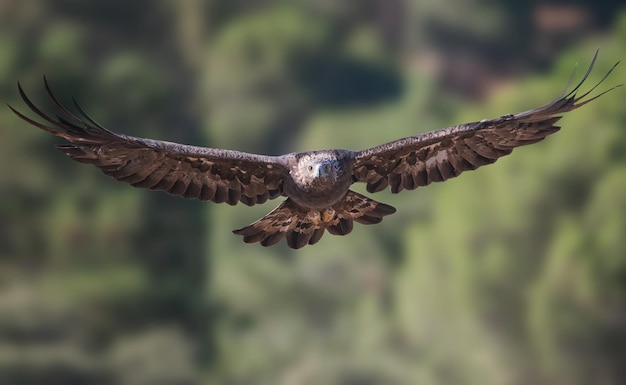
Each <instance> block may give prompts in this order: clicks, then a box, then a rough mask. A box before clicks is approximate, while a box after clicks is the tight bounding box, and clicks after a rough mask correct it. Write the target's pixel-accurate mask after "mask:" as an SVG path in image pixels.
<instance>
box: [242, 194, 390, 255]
mask: <svg viewBox="0 0 626 385" xmlns="http://www.w3.org/2000/svg"><path fill="white" fill-rule="evenodd" d="M395 212H396V209H395V208H393V207H391V206H389V205H386V204H384V203H380V202H376V201H374V200H372V199H370V198H368V197H366V196H363V195H361V194H359V193H356V192H354V191H348V193H347V194H346V196H345V197H344V199H343V200H342V201H340V202H339V203H336V204H335V205H333V206H332V207H329V208H327V209H322V210H318V209H307V208H304V207H301V206H299V205H297V204H296V203H295V202H293V201H292V200H291V199H286V200H285V201H284V202H283V203H281V204H280V205H279V206H278V207H276V208H275V209H274V210H272V211H271V212H270V213H269V214H267V215H266V216H264V217H263V218H261V219H259V220H258V221H256V222H254V223H252V224H251V225H249V226H246V227H244V228H241V229H238V230H235V231H233V233H235V234H238V235H241V236H243V241H244V242H245V243H255V242H260V243H261V245H263V246H272V245H275V244H276V243H278V242H280V241H281V240H282V239H283V238H286V240H287V245H288V246H289V247H291V248H292V249H299V248H302V247H304V246H306V245H307V244H308V245H313V244H315V243H317V242H318V241H319V240H320V239H321V238H322V236H323V235H324V231H326V230H328V232H329V233H331V234H333V235H346V234H348V233H350V232H351V231H352V227H353V223H354V222H355V221H356V222H358V223H361V224H366V225H370V224H375V223H379V222H380V221H382V220H383V217H384V216H386V215H390V214H393V213H395Z"/></svg>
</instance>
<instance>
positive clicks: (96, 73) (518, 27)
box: [0, 0, 626, 385]
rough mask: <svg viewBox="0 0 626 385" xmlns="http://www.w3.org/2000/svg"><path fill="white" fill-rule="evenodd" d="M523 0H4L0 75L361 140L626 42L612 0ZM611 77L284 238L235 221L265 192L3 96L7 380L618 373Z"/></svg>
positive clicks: (130, 115)
mask: <svg viewBox="0 0 626 385" xmlns="http://www.w3.org/2000/svg"><path fill="white" fill-rule="evenodd" d="M542 4H543V3H542V2H516V1H501V2H495V1H486V0H472V1H467V2H461V1H455V0H446V1H443V2H442V1H412V0H385V1H381V0H363V1H358V2H356V1H341V2H337V1H329V0H322V1H317V0H316V1H314V0H301V1H298V2H293V1H280V0H268V1H262V2H259V1H252V0H230V1H227V0H224V1H222V0H220V1H218V0H214V1H202V0H189V1H180V2H174V1H168V0H151V1H148V0H142V1H135V2H125V1H107V2H105V1H95V2H84V1H82V2H81V1H76V0H63V1H58V2H44V1H38V0H30V1H16V0H10V1H5V2H3V3H2V5H0V99H2V101H3V102H8V103H10V104H11V105H13V106H16V107H18V108H19V109H21V110H24V106H23V104H22V103H21V102H20V101H19V97H18V93H17V89H16V87H15V83H16V81H18V80H19V81H20V82H21V83H22V85H23V86H24V87H25V88H26V90H27V92H28V93H29V95H33V98H34V99H35V100H36V101H37V102H39V103H45V97H44V93H43V90H42V88H43V87H42V86H41V78H42V75H46V76H47V78H48V79H49V81H50V82H51V84H52V86H53V88H54V89H55V90H56V93H57V94H58V96H59V97H60V98H61V99H62V100H63V101H65V102H71V97H74V98H76V99H77V100H78V101H79V102H80V103H81V105H82V107H83V108H84V109H85V110H86V111H87V112H88V113H89V114H90V115H92V116H93V117H94V118H95V119H96V120H97V121H99V122H101V123H102V124H103V125H105V126H107V127H109V128H112V129H113V130H115V131H119V132H123V133H127V134H131V135H140V136H148V137H152V138H159V139H165V140H170V141H180V142H187V143H194V144H198V145H208V146H214V147H229V148H236V149H241V150H246V151H254V152H263V153H280V152H287V151H296V150H306V149H314V148H332V147H344V148H351V149H359V148H366V147H371V146H374V145H377V144H379V143H383V142H386V141H391V140H394V139H397V138H400V137H404V136H408V135H413V134H417V133H421V132H426V131H430V130H433V129H437V128H440V127H445V126H448V125H452V124H456V123H460V122H466V121H475V120H480V119H482V118H485V117H492V116H499V115H502V114H505V113H511V112H516V111H522V110H525V109H528V108H532V107H535V106H537V105H539V104H541V103H544V102H547V101H549V100H550V99H551V98H553V97H555V96H556V95H557V94H558V92H559V91H560V90H561V89H562V87H563V86H564V84H565V82H566V81H567V79H568V77H569V75H570V72H571V70H572V68H573V65H574V63H576V62H580V68H583V67H585V66H586V64H587V60H588V59H590V58H591V55H592V53H593V51H594V50H595V49H596V48H598V47H600V49H601V52H600V59H599V61H598V63H597V67H596V68H595V70H594V72H593V74H592V76H591V78H590V79H589V81H588V84H593V83H594V82H595V81H598V80H599V76H601V75H603V74H604V73H605V72H606V71H607V70H608V69H609V68H610V66H611V65H612V64H613V63H614V62H616V61H617V60H619V59H620V58H621V59H624V58H625V57H626V13H625V12H626V11H625V10H624V9H621V11H620V7H621V8H623V6H622V5H620V4H619V2H611V1H609V0H607V1H604V2H596V3H594V4H593V5H587V6H586V7H583V8H581V5H580V2H575V1H572V2H571V3H570V2H561V4H562V6H563V8H562V9H561V11H562V14H563V15H570V16H571V15H583V17H582V18H581V19H580V20H581V22H580V25H578V24H576V25H574V27H571V28H572V29H569V30H568V29H565V30H559V31H557V32H558V33H554V31H548V32H546V31H544V30H542V29H541V28H539V27H538V26H537V23H536V22H535V21H536V20H535V18H536V17H537V15H539V14H541V12H543V11H542V10H543V8H542V7H541V5H542ZM563 4H564V5H563ZM572 12H573V13H572ZM576 12H579V13H576ZM580 12H582V13H580ZM551 15H553V16H552V17H555V16H554V15H555V14H551ZM556 15H557V16H558V15H559V13H557V14H556ZM568 20H569V19H568ZM577 20H578V19H577ZM553 21H554V25H561V26H563V25H565V24H562V20H561V19H560V18H559V17H555V18H554V20H553ZM559 23H561V24H559ZM567 25H569V24H567ZM567 25H566V27H567ZM566 27H563V28H566ZM567 28H570V27H567ZM546 47H549V48H551V49H549V50H548V51H546ZM546 52H549V54H546ZM546 63H548V64H549V65H546ZM546 68H548V70H545V69H546ZM619 83H626V72H625V71H624V68H623V66H620V67H618V68H617V70H616V71H615V73H614V74H613V75H612V76H611V77H610V78H609V79H608V81H607V85H606V87H609V86H611V85H615V84H619ZM623 95H624V90H623V88H622V89H618V90H616V91H613V92H611V93H610V94H608V95H606V96H604V97H602V98H601V99H600V100H598V101H596V102H594V103H592V104H590V105H588V106H585V107H584V108H582V109H580V110H577V111H575V112H572V113H571V114H568V115H567V116H565V117H564V118H563V120H562V126H563V129H562V132H560V133H558V134H556V135H554V136H553V137H550V138H549V139H548V140H546V141H544V142H542V143H540V144H537V145H533V146H530V147H526V148H522V149H518V150H516V151H515V153H514V154H513V155H511V156H509V157H506V158H503V159H501V160H500V161H498V162H497V164H496V165H494V166H489V167H485V168H481V169H480V170H477V171H474V172H471V173H468V174H467V175H466V174H464V175H463V176H461V177H459V178H457V179H454V180H451V181H449V182H446V183H445V184H435V185H432V186H429V187H428V188H425V189H419V190H418V191H415V192H405V193H402V194H399V195H394V196H392V195H391V194H389V193H387V192H383V193H381V194H382V195H380V196H379V199H381V200H382V201H385V202H389V203H391V204H393V205H395V206H396V207H397V208H398V209H399V210H398V213H397V214H395V215H393V216H392V217H389V218H388V219H386V220H385V221H384V223H382V224H380V225H377V226H372V227H370V226H358V227H356V228H355V229H354V231H353V233H352V234H350V235H349V236H348V237H332V236H329V235H327V236H326V237H325V238H324V239H323V240H322V241H321V242H320V243H319V244H317V245H315V246H314V247H307V248H305V249H303V250H300V251H297V252H295V251H293V250H290V249H287V248H286V247H285V246H284V245H279V246H276V247H273V248H269V249H266V248H261V247H259V246H258V245H244V244H242V243H240V239H239V238H238V237H235V236H233V235H231V234H230V229H234V228H238V227H241V226H243V225H245V224H247V223H249V222H251V221H253V220H255V219H256V218H258V217H260V216H261V215H263V214H264V213H266V212H267V211H269V210H270V209H271V208H272V207H273V204H275V203H276V202H273V203H269V204H266V205H263V206H261V207H252V208H248V207H225V206H222V205H214V204H206V203H200V202H195V201H186V200H182V199H178V198H175V197H170V196H168V195H166V194H163V193H155V192H150V191H141V190H137V189H133V188H130V187H129V186H126V185H124V184H121V183H118V182H115V181H113V180H111V179H109V178H106V177H104V176H103V175H102V174H101V173H99V172H98V171H97V170H95V169H93V168H89V167H83V166H80V165H78V164H76V163H73V162H71V161H69V160H67V159H66V158H64V157H63V156H62V155H61V154H59V153H56V152H54V150H53V149H52V148H53V144H54V143H58V141H57V140H56V139H55V138H52V137H50V135H47V134H44V133H42V132H40V131H38V130H36V129H34V128H33V127H30V126H28V125H27V124H25V123H24V122H22V121H20V120H19V119H17V118H16V117H15V116H13V114H12V113H11V112H10V111H9V109H8V108H0V218H2V220H0V383H2V384H41V383H48V384H54V383H59V384H133V385H135V384H137V385H139V384H168V385H169V384H177V385H178V384H203V383H209V384H272V385H274V384H286V385H287V384H288V385H292V384H293V385H304V384H316V385H318V384H345V385H356V384H391V385H393V384H527V383H535V384H587V383H602V384H619V383H621V382H622V379H623V378H626V370H625V368H626V366H625V365H624V362H626V326H625V325H626V310H625V309H626V236H625V235H626V156H625V154H626V131H625V127H626V109H624V102H623V100H624V97H623ZM279 138H280V139H279ZM357 189H360V190H359V191H362V190H363V189H362V186H361V187H357Z"/></svg>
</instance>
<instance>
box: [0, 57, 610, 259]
mask: <svg viewBox="0 0 626 385" xmlns="http://www.w3.org/2000/svg"><path fill="white" fill-rule="evenodd" d="M597 55H598V53H597V52H596V55H595V56H594V58H593V60H592V62H591V65H590V66H589V68H588V69H587V72H586V73H585V74H584V75H583V77H582V80H580V82H579V83H578V84H577V85H575V86H574V87H572V88H571V89H570V86H571V84H572V80H573V79H574V75H572V78H571V79H570V82H569V83H568V85H567V86H566V87H565V89H564V90H563V92H562V93H561V95H559V96H558V97H557V98H556V99H554V100H553V101H552V102H551V103H548V104H547V105H545V106H542V107H539V108H535V109H532V110H529V111H526V112H521V113H518V114H509V115H504V116H501V117H499V118H496V119H485V120H481V121H479V122H473V123H466V124H460V125H457V126H453V127H449V128H445V129H442V130H438V131H433V132H429V133H426V134H422V135H418V136H411V137H407V138H403V139H399V140H396V141H393V142H389V143H386V144H382V145H380V146H376V147H373V148H369V149H366V150H362V151H350V150H339V149H337V150H319V151H308V152H303V153H291V154H285V155H282V156H266V155H257V154H250V153H245V152H239V151H233V150H224V149H216V148H206V147H196V146H188V145H183V144H178V143H172V142H166V141H159V140H152V139H145V138H136V137H132V136H127V135H122V134H117V133H114V132H112V131H109V130H108V129H106V128H104V127H103V126H101V125H99V124H98V123H96V122H95V121H94V120H93V119H91V118H90V117H89V116H87V114H85V112H84V111H83V110H82V109H81V108H80V106H79V105H78V104H77V103H76V102H74V107H75V109H76V111H77V113H74V112H72V111H70V110H69V109H68V108H66V107H65V106H64V105H63V104H61V103H60V102H59V100H58V99H57V98H56V96H55V95H54V94H53V93H52V91H51V89H50V86H49V85H48V82H47V81H46V80H45V78H44V83H45V87H46V90H47V92H48V95H49V97H50V99H51V100H52V102H53V103H54V104H55V105H56V107H57V109H58V112H57V115H56V117H51V116H49V115H46V114H45V113H43V112H42V111H41V110H40V109H39V108H37V107H36V106H35V105H34V104H33V103H32V102H31V101H30V99H29V98H28V97H27V96H26V94H25V93H24V91H23V89H22V87H21V86H20V85H19V83H18V89H19V92H20V95H21V97H22V99H23V100H24V103H26V105H27V106H28V107H29V108H30V109H31V111H33V112H34V113H35V114H36V115H37V116H39V118H40V119H41V120H43V123H42V122H40V121H36V120H33V119H31V118H29V117H27V116H25V115H24V114H22V113H21V112H19V111H17V110H15V109H14V108H13V107H11V106H9V107H10V108H11V110H13V112H14V113H15V114H17V115H18V116H19V117H20V118H21V119H23V120H25V121H26V122H28V123H29V124H31V125H33V126H35V127H38V128H40V129H42V130H44V131H46V132H49V133H51V134H53V135H55V136H58V137H60V138H63V139H65V140H66V141H67V142H68V143H66V144H63V145H59V146H58V148H59V149H60V150H61V151H63V152H64V153H65V154H67V155H68V156H70V157H71V158H72V159H74V160H76V161H78V162H82V163H87V164H92V165H94V166H97V167H99V168H100V169H102V171H103V172H104V173H105V174H107V175H109V176H111V177H113V178H115V179H117V180H120V181H123V182H126V183H129V184H131V185H133V186H135V187H143V188H148V189H151V190H163V191H166V192H168V193H170V194H174V195H180V196H183V197H187V198H194V199H200V200H203V201H213V202H216V203H222V202H225V203H228V204H231V205H234V204H237V203H238V202H243V203H244V204H246V205H254V204H259V203H263V202H265V201H267V200H268V199H274V198H277V197H279V196H286V197H287V199H286V200H285V201H284V202H282V203H281V204H280V205H279V206H278V207H277V208H276V209H274V210H273V211H271V212H270V213H269V214H267V215H266V216H264V217H263V218H261V219H259V220H258V221H256V222H254V223H253V224H251V225H249V226H246V227H244V228H242V229H239V230H235V231H234V233H235V234H239V235H242V236H243V240H244V242H246V243H255V242H259V243H260V244H261V245H263V246H270V245H274V244H276V243H278V242H279V241H281V240H282V239H286V241H287V245H288V246H289V247H291V248H294V249H299V248H301V247H303V246H305V245H312V244H315V243H317V242H318V241H319V240H320V239H321V238H322V236H323V234H324V232H325V231H328V232H329V233H331V234H334V235H346V234H348V233H350V232H351V231H352V227H353V224H354V222H358V223H361V224H374V223H378V222H380V221H382V219H383V217H384V216H386V215H390V214H393V213H394V212H395V209H394V208H393V207H391V206H388V205H385V204H383V203H379V202H376V201H374V200H372V199H370V198H367V197H365V196H363V195H361V194H358V193H355V192H353V191H351V190H349V187H350V185H351V184H352V183H355V182H363V183H366V187H367V191H369V192H370V193H375V192H379V191H382V190H384V189H386V188H389V189H390V190H391V192H392V193H398V192H400V191H402V190H413V189H416V188H418V187H421V186H427V185H429V184H430V183H433V182H442V181H445V180H447V179H450V178H454V177H456V176H458V175H460V174H461V173H462V172H464V171H469V170H475V169H477V168H478V167H481V166H484V165H487V164H491V163H494V162H495V161H496V160H498V159H499V158H500V157H503V156H506V155H508V154H510V153H511V152H512V151H513V149H514V148H516V147H520V146H524V145H528V144H532V143H536V142H539V141H541V140H543V139H544V138H546V137H547V136H548V135H551V134H553V133H555V132H557V131H558V130H559V127H558V126H556V125H555V124H556V123H557V121H558V120H559V119H560V118H561V115H562V114H563V113H565V112H568V111H572V110H574V109H576V108H579V107H581V106H583V105H585V104H587V103H589V102H591V101H593V100H595V99H597V98H598V97H600V96H602V95H604V94H605V93H607V92H608V91H611V90H612V89H615V88H616V87H619V86H620V85H617V86H614V87H612V88H609V89H608V90H606V91H604V92H600V93H598V94H597V95H595V96H590V97H588V96H589V95H590V93H591V92H592V91H594V90H595V89H596V88H597V87H598V86H599V85H600V84H601V83H602V82H603V81H604V80H605V79H606V78H607V76H608V75H609V74H610V73H611V72H612V71H613V70H614V69H615V67H616V66H617V64H619V62H618V63H616V64H615V65H614V66H613V67H611V69H610V70H609V71H608V72H607V73H606V75H605V76H604V77H603V78H602V79H601V80H600V81H599V82H598V83H596V84H595V85H594V86H592V87H591V88H590V89H589V90H588V91H587V92H585V93H584V94H582V95H580V96H579V95H578V92H579V91H580V88H581V86H582V85H583V83H584V82H585V81H586V80H587V78H588V76H589V74H590V73H591V70H592V68H593V66H594V64H595V62H596V59H597Z"/></svg>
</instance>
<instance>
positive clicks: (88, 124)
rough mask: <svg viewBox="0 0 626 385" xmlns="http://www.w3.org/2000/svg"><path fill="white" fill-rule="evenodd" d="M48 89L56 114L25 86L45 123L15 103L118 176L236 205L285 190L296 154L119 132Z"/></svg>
mask: <svg viewBox="0 0 626 385" xmlns="http://www.w3.org/2000/svg"><path fill="white" fill-rule="evenodd" d="M46 90H47V91H48V94H49V96H50V98H51V99H52V101H53V102H54V104H55V105H56V106H57V108H58V109H59V113H58V115H57V116H56V117H51V116H48V115H46V114H44V113H43V112H42V111H41V110H40V109H39V108H37V107H36V106H35V105H34V104H33V103H32V102H31V101H30V100H29V99H28V97H27V96H26V94H25V93H24V91H23V90H22V87H21V86H20V87H19V91H20V95H21V96H22V99H24V102H25V103H26V104H27V105H28V107H30V109H31V110H32V111H33V112H34V113H35V114H37V115H38V116H39V117H40V118H41V119H42V120H43V121H44V122H43V123H41V122H38V121H36V120H33V119H31V118H29V117H27V116H25V115H24V114H22V113H21V112H19V111H17V110H15V109H14V108H13V107H11V106H9V107H10V108H11V110H13V112H14V113H16V114H17V115H18V116H19V117H20V118H22V119H23V120H25V121H27V122H28V123H30V124H32V125H34V126H36V127H39V128H41V129H42V130H44V131H47V132H49V133H51V134H53V135H55V136H58V137H61V138H63V139H65V140H66V141H67V142H68V143H67V144H63V145H59V146H57V148H58V149H59V150H61V151H62V152H64V153H66V154H67V155H68V156H69V157H71V158H72V159H74V160H76V161H78V162H81V163H88V164H93V165H95V166H97V167H99V168H100V169H102V171H103V172H104V173H105V174H107V175H109V176H111V177H113V178H115V179H117V180H120V181H122V182H126V183H129V184H131V185H133V186H135V187H145V188H149V189H152V190H164V191H166V192H169V193H170V194H174V195H180V196H183V197H186V198H195V199H200V200H210V201H213V202H216V203H221V202H226V203H228V204H231V205H234V204H236V203H237V202H242V203H244V204H247V205H254V204H257V203H263V202H265V201H266V200H267V199H274V198H276V197H278V196H281V195H283V181H284V179H285V177H287V176H288V173H289V169H288V165H289V162H290V161H292V158H293V155H292V154H287V155H283V156H266V155H257V154H250V153H245V152H239V151H233V150H223V149H217V148H207V147H196V146H188V145H184V144H179V143H172V142H165V141H160V140H152V139H145V138H137V137H133V136H128V135H122V134H117V133H114V132H112V131H109V130H107V129H106V128H104V127H102V126H101V125H99V124H98V123H96V122H95V121H94V120H93V119H91V118H89V117H88V116H87V115H86V114H85V113H84V112H83V111H82V109H81V108H80V107H79V106H78V104H76V103H75V104H76V108H77V109H78V111H79V112H80V115H77V114H74V113H73V112H71V111H69V110H68V109H67V108H66V107H64V106H63V105H62V104H61V103H60V102H59V101H58V99H57V98H56V97H55V96H54V94H53V93H52V92H51V90H50V87H49V85H48V83H47V82H46Z"/></svg>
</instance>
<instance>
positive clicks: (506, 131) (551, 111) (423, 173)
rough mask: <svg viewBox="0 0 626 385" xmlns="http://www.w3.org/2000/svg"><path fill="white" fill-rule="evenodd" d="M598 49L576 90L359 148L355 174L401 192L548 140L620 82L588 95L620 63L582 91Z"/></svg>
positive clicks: (374, 187)
mask: <svg viewBox="0 0 626 385" xmlns="http://www.w3.org/2000/svg"><path fill="white" fill-rule="evenodd" d="M597 55H598V53H597V52H596V54H595V56H594V58H593V60H592V62H591V65H590V66H589V69H588V70H587V72H586V73H585V75H584V76H583V78H582V80H581V81H580V82H579V83H578V84H577V85H576V86H575V87H574V88H573V89H571V90H568V89H569V85H570V84H571V81H572V79H570V84H568V87H566V88H565V90H564V91H563V92H562V93H561V95H560V96H559V97H557V98H556V99H555V100H554V101H552V102H551V103H549V104H547V105H545V106H542V107H539V108H535V109H533V110H530V111H526V112H521V113H518V114H515V115H505V116H502V117H500V118H496V119H491V120H482V121H480V122H474V123H467V124H461V125H458V126H454V127H449V128H445V129H443V130H439V131H434V132H430V133H427V134H423V135H419V136H413V137H409V138H404V139H399V140H396V141H394V142H390V143H387V144H383V145H380V146H378V147H374V148H370V149H367V150H363V151H360V152H357V154H356V163H355V165H354V179H355V180H356V181H358V182H365V183H367V191H369V192H377V191H381V190H383V189H385V188H386V187H387V186H389V187H390V189H391V192H393V193H397V192H400V191H402V190H403V189H407V190H413V189H415V188H417V187H420V186H426V185H428V184H430V183H431V182H441V181H444V180H447V179H449V178H453V177H455V176H458V175H459V174H460V173H461V172H463V171H467V170H474V169H476V168H478V167H480V166H483V165H486V164H490V163H493V162H495V161H496V160H497V159H498V158H500V157H501V156H505V155H508V154H510V153H511V151H513V148H515V147H519V146H524V145H527V144H532V143H536V142H539V141H541V140H543V139H544V138H545V137H546V136H548V135H550V134H552V133H554V132H556V131H558V130H559V127H558V126H555V125H554V124H555V123H556V122H557V121H558V120H559V119H560V118H561V116H560V115H561V114H563V113H564V112H568V111H571V110H574V109H576V108H578V107H581V106H583V105H585V104H587V103H589V102H591V101H592V100H595V99H597V98H598V97H600V96H602V95H603V94H605V93H606V92H608V91H610V90H612V89H614V88H616V87H619V86H615V87H613V88H611V89H609V90H607V91H604V92H602V93H600V94H599V95H597V96H594V97H591V98H589V99H586V100H585V97H587V96H588V95H589V93H590V92H592V91H593V90H594V89H595V88H596V87H597V86H598V85H600V83H602V82H603V81H604V79H606V77H607V76H608V75H609V74H610V73H611V72H612V71H613V69H614V68H615V67H616V66H617V64H619V62H618V63H616V64H615V65H614V66H613V67H612V68H611V69H610V70H609V71H608V72H607V74H606V75H605V76H604V77H603V78H602V79H601V80H600V81H599V82H598V83H597V84H596V85H594V86H593V87H592V88H591V89H590V90H589V91H587V92H586V93H584V94H583V95H581V96H578V95H577V92H578V91H579V89H580V86H581V85H582V84H583V82H584V81H585V80H586V79H587V77H588V76H589V73H590V72H591V69H592V68H593V65H594V63H595V61H596V58H597Z"/></svg>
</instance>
